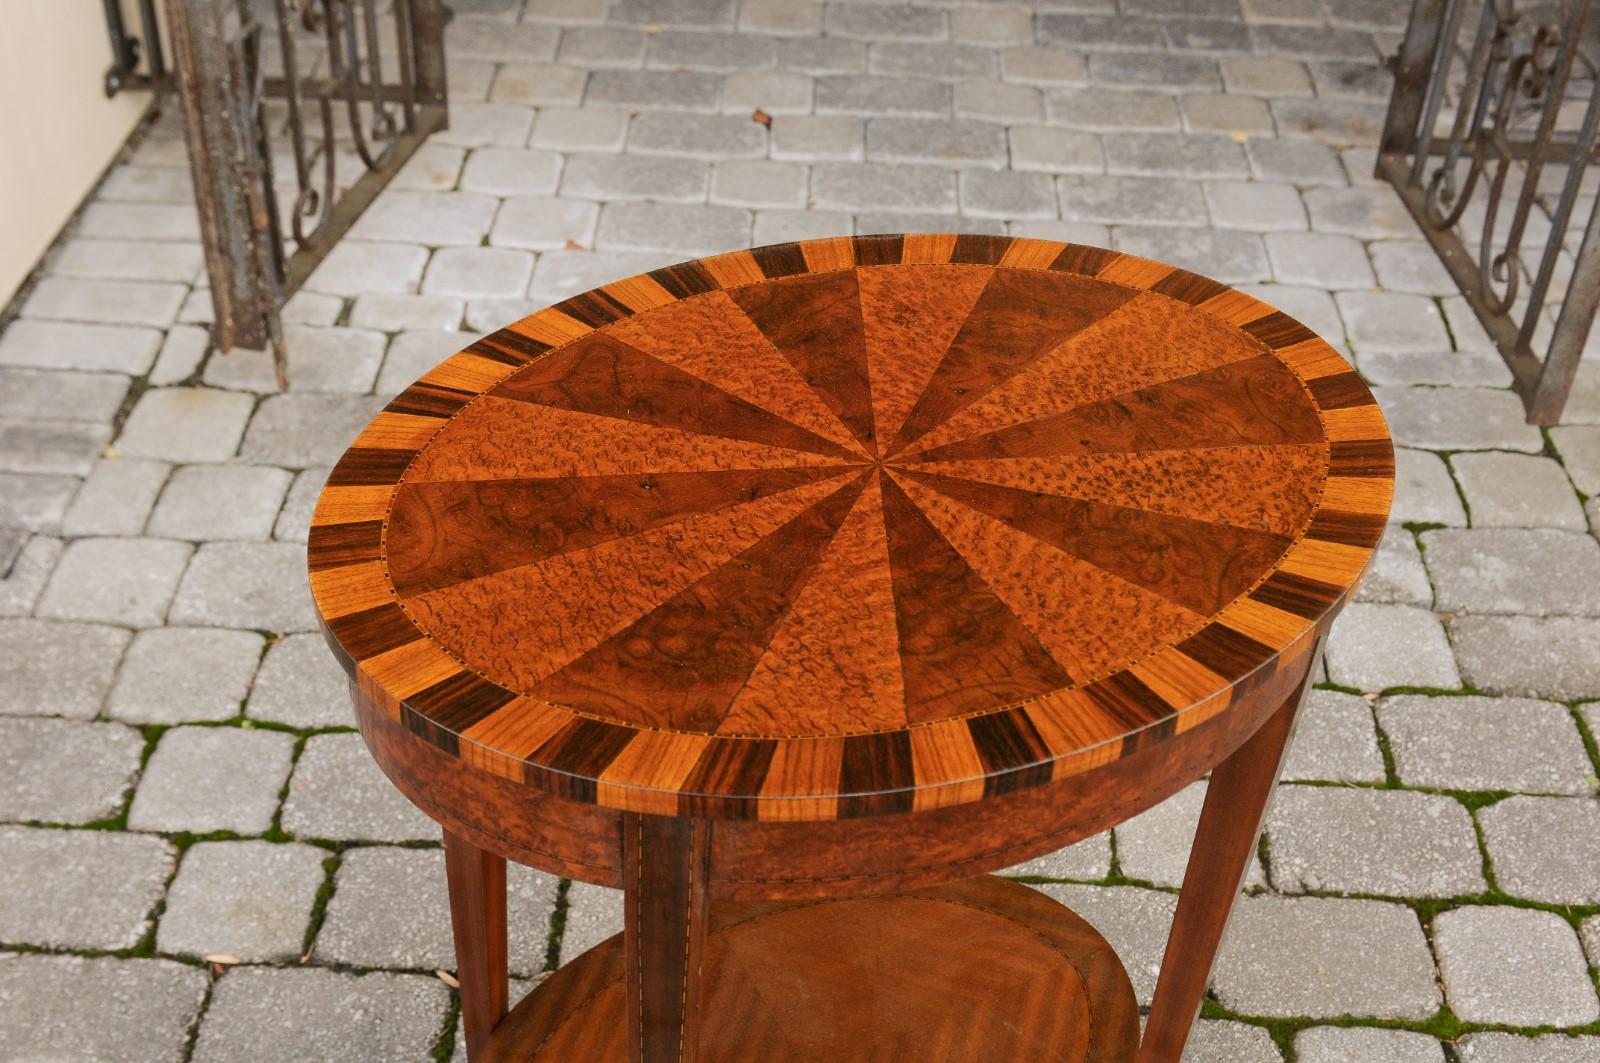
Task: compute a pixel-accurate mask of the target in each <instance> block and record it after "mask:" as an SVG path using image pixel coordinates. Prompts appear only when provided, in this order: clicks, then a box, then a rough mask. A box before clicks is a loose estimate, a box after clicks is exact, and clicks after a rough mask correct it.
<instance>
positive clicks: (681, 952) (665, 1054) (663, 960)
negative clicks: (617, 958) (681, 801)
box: [622, 812, 711, 1063]
mask: <svg viewBox="0 0 1600 1063" xmlns="http://www.w3.org/2000/svg"><path fill="white" fill-rule="evenodd" d="M710 833H711V825H710V824H709V823H708V822H707V821H705V820H703V819H701V820H694V819H668V818H665V817H663V816H642V815H639V814H638V813H633V812H630V813H628V814H627V815H626V816H624V817H623V823H622V874H623V881H624V882H625V883H626V888H627V895H626V898H625V901H624V908H623V927H624V929H623V932H622V939H623V943H624V944H623V954H624V955H625V957H626V962H627V972H626V977H625V978H624V986H625V992H626V996H627V1005H626V1020H627V1025H626V1027H625V1028H626V1029H627V1030H628V1031H629V1033H630V1036H629V1037H628V1038H627V1041H628V1063H653V1061H655V1060H676V1061H678V1063H697V1060H698V1059H699V1058H700V1055H699V1048H700V1041H701V1036H700V1031H701V1028H702V1024H703V1021H704V1017H705V1010H704V1008H702V1007H701V1000H700V997H701V988H702V983H703V980H702V975H703V973H704V972H703V963H704V958H705V945H706V935H707V933H708V931H709V926H710V912H711V897H710V893H709V891H708V889H707V880H708V878H709V877H710V867H711V844H710Z"/></svg>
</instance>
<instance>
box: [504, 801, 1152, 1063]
mask: <svg viewBox="0 0 1600 1063" xmlns="http://www.w3.org/2000/svg"><path fill="white" fill-rule="evenodd" d="M713 829H715V827H713ZM625 951H626V950H625V948H624V942H623V940H622V936H621V935H619V936H618V937H614V938H612V939H610V940H609V941H607V942H605V943H603V944H601V945H599V946H597V947H595V948H594V949H591V950H590V951H589V952H587V953H585V954H584V955H583V956H581V957H579V958H578V959H577V960H575V961H573V962H572V963H569V964H568V965H567V966H565V967H563V968H561V969H560V970H558V971H556V972H555V974H553V975H551V977H550V979H549V980H548V981H547V982H546V983H545V984H544V985H542V986H541V987H540V988H539V989H538V990H537V991H536V992H535V993H533V994H532V995H530V996H529V997H528V998H526V999H525V1000H524V1001H523V1002H522V1003H521V1004H520V1005H518V1006H517V1007H516V1008H515V1009H513V1011H512V1012H511V1014H510V1015H509V1016H507V1018H506V1020H505V1022H503V1023H502V1024H501V1025H500V1027H499V1028H498V1029H496V1031H495V1033H494V1036H493V1037H492V1038H491V1040H490V1042H489V1044H488V1045H487V1046H486V1048H485V1050H484V1052H483V1053H482V1055H481V1057H478V1058H481V1059H484V1060H489V1061H493V1063H513V1061H515V1063H532V1061H539V1063H569V1061H573V1060H583V1061H585V1063H625V1061H627V1060H629V1059H630V1056H629V1054H628V1036H627V1034H628V1031H629V1028H630V1027H629V1022H628V1021H627V1014H628V1007H629V1005H628V1003H627V1002H626V1001H625V1000H624V999H623V997H624V996H625V995H626V994H627V993H628V992H629V991H630V989H631V987H630V984H629V981H628V978H627V975H626V972H625V970H624V967H625V958H624V957H625ZM704 983H705V984H704V991H703V1003H702V1010H703V1013H704V1015H703V1020H702V1026H701V1036H700V1038H699V1040H698V1042H696V1043H695V1048H696V1050H697V1051H698V1056H697V1057H693V1056H688V1055H685V1056H683V1057H681V1058H683V1059H691V1058H697V1059H698V1063H753V1061H758V1060H759V1061H760V1063H840V1061H844V1060H849V1061H852V1063H855V1061H860V1063H905V1061H908V1060H919V1061H920V1060H928V1061H933V1060H937V1061H939V1063H991V1061H995V1060H1008V1061H1009V1060H1027V1061H1029V1063H1056V1061H1063V1063H1065V1061H1071V1063H1126V1061H1128V1060H1131V1059H1132V1058H1133V1047H1134V1044H1135V1043H1136V1042H1137V1040H1138V1034H1139V1029H1138V1007H1137V1004H1136V1003H1135V1000H1134V995H1133V987H1132V985H1131V984H1130V983H1129V981H1128V976H1127V974H1126V972H1125V971H1124V970H1123V968H1122V965H1121V963H1119V962H1118V960H1117V957H1116V954H1115V953H1114V952H1113V951H1112V949H1111V946H1110V945H1108V944H1107V943H1106V941H1105V939H1104V938H1102V937H1101V936H1100V935H1099V934H1097V933H1096V932H1095V931H1094V929H1093V928H1092V927H1090V926H1089V925H1088V924H1087V923H1085V922H1084V921H1083V920H1082V919H1079V918H1078V917H1077V916H1075V915H1073V914H1072V913H1071V912H1069V911H1068V910H1067V909H1065V908H1063V907H1061V906H1060V905H1058V904H1056V903H1055V902H1054V901H1052V900H1050V899H1049V898H1048V897H1045V896H1044V895H1042V894H1040V893H1038V892H1036V891H1034V890H1032V889H1029V888H1028V887H1026V886H1022V885H1018V884H1017V883H1014V882H1009V881H1006V880H1003V879H995V878H988V877H985V878H979V879H972V880H969V881H966V882H962V883H958V884H954V885H948V886H941V887H937V888H934V889H927V890H919V891H915V892H911V893H907V894H901V895H898V896H894V897H882V898H871V899H866V900H854V901H839V902H834V903H830V904H806V905H787V904H722V905H717V906H713V908H712V912H711V928H710V931H709V934H708V937H707V940H706V944H705V970H704ZM673 1047H674V1048H676V1046H673ZM656 1058H660V1059H674V1060H676V1059H679V1058H680V1057H679V1056H677V1055H675V1054H666V1055H661V1056H658V1057H656Z"/></svg>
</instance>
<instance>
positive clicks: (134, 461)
mask: <svg viewBox="0 0 1600 1063" xmlns="http://www.w3.org/2000/svg"><path fill="white" fill-rule="evenodd" d="M170 470H171V466H169V465H167V464H166V463H165V462H160V461H141V460H139V459H138V458H102V459H101V460H99V461H97V462H95V463H94V468H93V469H92V470H91V471H90V472H89V475H88V477H87V478H85V479H84V481H83V486H82V487H80V488H79V489H78V493H77V494H76V495H74V496H73V497H72V504H71V505H70V506H69V507H68V508H67V511H66V513H65V514H64V515H63V516H62V518H61V531H62V533H63V534H65V535H71V536H75V537H76V536H85V535H138V534H139V533H140V532H142V531H143V530H144V525H145V521H146V520H147V519H148V518H149V516H150V510H151V508H152V507H153V506H154V505H155V503H156V497H157V496H158V495H160V493H161V488H162V485H164V484H165V483H166V482H167V474H168V472H169V471H170Z"/></svg>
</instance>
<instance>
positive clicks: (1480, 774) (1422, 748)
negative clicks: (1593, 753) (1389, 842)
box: [1378, 694, 1594, 795]
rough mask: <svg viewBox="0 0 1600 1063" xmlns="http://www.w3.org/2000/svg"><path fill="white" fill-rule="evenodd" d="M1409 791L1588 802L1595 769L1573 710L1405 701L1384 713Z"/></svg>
mask: <svg viewBox="0 0 1600 1063" xmlns="http://www.w3.org/2000/svg"><path fill="white" fill-rule="evenodd" d="M1378 724H1379V726H1381V727H1382V728H1383V733H1384V734H1385V735H1387V736H1388V738H1389V748H1390V749H1391V750H1392V751H1393V753H1394V767H1395V774H1396V775H1398V776H1399V778H1400V781H1401V782H1402V783H1404V784H1406V785H1408V786H1426V787H1430V788H1434V789H1455V790H1516V791H1520V792H1522V793H1547V794H1580V795H1581V794H1588V793H1589V792H1590V790H1591V789H1592V783H1591V777H1592V776H1593V775H1594V765H1593V764H1592V763H1591V762H1590V761H1589V754H1588V751H1587V750H1585V749H1584V747H1583V738H1582V736H1580V735H1579V734H1578V728H1577V725H1576V724H1574V723H1573V721H1572V714H1571V713H1570V712H1569V711H1568V710H1567V707H1566V706H1565V705H1560V704H1557V703H1555V702H1549V701H1535V700H1532V699H1528V698H1452V697H1432V698H1430V697H1425V696H1421V695H1412V694H1407V695H1402V696H1400V697H1391V698H1385V699H1384V700H1383V701H1382V702H1380V703H1379V705H1378Z"/></svg>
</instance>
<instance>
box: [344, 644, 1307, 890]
mask: <svg viewBox="0 0 1600 1063" xmlns="http://www.w3.org/2000/svg"><path fill="white" fill-rule="evenodd" d="M1311 646H1312V641H1311V640H1308V641H1307V642H1306V643H1305V644H1303V645H1302V646H1297V647H1293V648H1291V649H1290V650H1288V651H1286V652H1285V653H1283V654H1281V655H1279V657H1278V658H1277V659H1275V660H1274V661H1273V663H1272V665H1271V666H1270V667H1269V668H1266V669H1263V670H1261V671H1259V672H1258V673H1257V674H1256V675H1255V676H1253V677H1252V679H1251V680H1250V681H1249V683H1247V684H1245V686H1244V688H1243V689H1241V690H1240V691H1239V694H1238V699H1237V701H1236V703H1235V704H1234V706H1233V707H1232V708H1231V709H1230V711H1228V712H1225V713H1219V714H1217V715H1215V716H1213V717H1211V718H1210V719H1208V720H1206V721H1204V722H1203V723H1200V724H1198V725H1196V726H1194V727H1190V728H1186V729H1184V730H1183V731H1180V732H1178V733H1176V734H1174V735H1172V736H1170V737H1167V738H1164V739H1163V740H1161V741H1157V742H1151V743H1149V744H1147V745H1145V746H1144V747H1142V748H1139V749H1135V750H1133V751H1131V752H1127V753H1126V754H1124V755H1118V756H1112V757H1108V758H1107V759H1106V760H1105V761H1104V762H1103V763H1102V764H1100V765H1098V766H1096V767H1094V768H1092V769H1089V770H1086V771H1080V772H1074V773H1072V774H1069V775H1065V776H1063V777H1062V778H1060V779H1057V780H1053V781H1051V782H1048V783H1045V784H1043V785H1040V786H1035V787H1029V788H1027V789H1022V790H1017V791H1014V792H1012V793H1008V794H1001V795H997V796H994V797H991V798H989V799H987V800H984V801H969V802H962V803H960V804H955V805H947V806H934V805H928V806H924V807H921V808H919V809H916V810H914V811H913V810H906V811H902V812H899V813H895V814H883V815H873V816H864V817H852V818H846V819H827V820H795V821H781V820H780V821H774V820H718V821H717V829H716V830H715V831H714V832H713V833H712V836H711V872H710V890H711V894H712V896H713V897H714V898H722V899H739V900H760V899H785V900H814V899H822V898H831V897H841V896H861V895H865V894H872V893H886V892H894V891H898V890H908V889H915V888H918V887H922V886H928V885H933V884H936V883H941V882H950V881H954V880H958V879H962V878H969V877H971V876H973V875H978V874H982V873H984V872H987V871H994V870H996V869H998V868H1003V867H1009V866H1011V865H1012V864H1016V863H1020V862H1022V861H1024V860H1029V859H1032V858H1033V857H1035V856H1039V855H1042V854H1043V853H1047V852H1051V851H1053V850H1055V849H1059V848H1061V847H1062V846H1064V845H1070V844H1071V843H1073V842H1075V841H1079V840H1081V839H1083V838H1087V837H1089V836H1091V835H1094V834H1098V833H1100V832H1101V831H1104V830H1106V829H1107V828H1109V827H1112V826H1114V825H1115V824H1117V823H1120V822H1122V821H1123V820H1125V819H1128V818H1129V817H1131V816H1135V815H1137V814H1139V813H1140V812H1143V811H1145V810H1146V809H1148V808H1150V807H1152V806H1154V805H1156V804H1158V803H1159V802H1161V801H1163V800H1165V799H1166V798H1168V797H1170V796H1171V795H1172V794H1174V793H1176V792H1177V791H1178V790H1180V789H1182V788H1183V787H1184V786H1186V785H1188V784H1189V783H1190V782H1191V781H1193V780H1194V779H1196V778H1198V777H1199V776H1201V775H1203V774H1205V773H1206V772H1207V771H1209V770H1211V768H1212V767H1213V766H1215V765H1216V764H1218V763H1219V762H1221V761H1222V760H1223V759H1225V758H1226V757H1227V756H1228V755H1229V754H1230V753H1232V752H1233V751H1234V750H1235V749H1236V748H1238V746H1239V745H1240V744H1242V743H1243V742H1244V741H1245V740H1246V739H1248V738H1249V736H1250V735H1252V734H1253V733H1255V731H1256V730H1257V728H1259V727H1260V726H1261V725H1262V723H1263V722H1264V721H1265V720H1266V719H1267V718H1268V717H1269V716H1270V715H1271V713H1272V712H1273V711H1274V710H1275V709H1276V708H1277V706H1278V705H1279V704H1281V703H1282V702H1283V700H1284V699H1285V698H1286V697H1288V696H1289V694H1290V693H1292V692H1293V691H1294V690H1295V689H1296V687H1298V686H1299V684H1300V683H1301V682H1302V681H1303V680H1304V678H1305V676H1306V675H1307V674H1308V669H1309V668H1310V665H1311V654H1310V650H1311ZM354 696H355V705H356V715H357V717H358V719H359V720H360V721H361V732H362V735H363V736H364V737H365V738H366V741H367V748H368V749H369V750H371V752H372V754H373V756H374V758H375V759H376V760H377V762H378V764H379V765H380V766H381V767H382V768H383V770H384V772H385V774H387V775H388V776H389V778H390V779H391V780H392V781H393V782H394V783H395V785H396V786H397V787H399V789H400V791H401V792H402V793H404V794H405V795H406V796H407V797H408V798H409V799H410V800H411V801H412V802H413V803H415V804H416V805H418V806H419V807H420V808H422V810H423V811H425V812H426V813H428V815H430V816H432V817H433V818H434V819H436V820H438V821H439V822H440V823H442V824H443V825H444V828H445V830H446V831H449V832H452V833H456V834H459V835H461V836H462V837H464V838H468V839H471V840H472V842H473V844H475V845H478V846H480V847H483V848H486V849H489V850H491V851H493V852H495V853H498V854H499V855H501V856H504V857H506V858H507V859H510V860H515V861H517V862H518V863H522V864H528V865H530V866H533V867H537V868H540V869H542V870H545V871H549V872H550V873H552V874H557V875H566V876H570V877H572V878H577V879H582V880H583V881H586V882H592V883H595V884H597V885H602V886H611V887H615V888H622V887H623V886H624V885H625V882H624V876H623V873H622V839H623V826H622V824H623V820H624V818H625V816H626V815H627V814H626V813H621V812H616V811H614V810H611V809H607V808H602V807H600V806H598V805H591V804H586V803H583V802H579V801H573V800H569V799H566V798H562V797H559V796H556V795H554V794H545V793H542V792H540V791H536V790H529V789H528V788H526V787H523V786H521V785H519V784H517V783H514V782H512V781H510V780H507V779H502V778H500V777H498V776H495V775H492V774H489V773H487V772H482V771H475V770H471V769H470V768H466V767H464V766H463V764H462V762H461V761H460V760H457V759H456V758H455V757H452V756H450V755H449V754H447V753H445V752H444V751H443V750H441V749H439V748H438V747H437V746H435V745H434V744H433V743H431V742H429V741H427V740H426V739H423V738H419V737H418V736H416V735H414V734H411V733H410V732H408V731H407V730H406V729H405V728H404V727H403V726H401V725H400V724H399V723H398V722H397V721H394V720H391V719H390V718H389V717H388V716H387V715H385V714H384V713H383V712H382V711H381V710H379V709H378V708H377V707H376V706H375V705H374V704H373V703H372V702H371V700H370V699H368V698H367V697H366V696H365V695H364V694H362V693H361V692H360V691H359V690H357V691H355V694H354Z"/></svg>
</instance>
